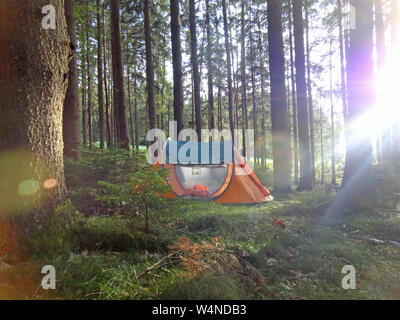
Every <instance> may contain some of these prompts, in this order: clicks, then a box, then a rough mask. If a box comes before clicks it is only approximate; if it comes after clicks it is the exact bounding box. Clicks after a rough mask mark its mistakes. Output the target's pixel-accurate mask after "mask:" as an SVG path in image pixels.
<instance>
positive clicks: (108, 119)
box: [102, 3, 112, 148]
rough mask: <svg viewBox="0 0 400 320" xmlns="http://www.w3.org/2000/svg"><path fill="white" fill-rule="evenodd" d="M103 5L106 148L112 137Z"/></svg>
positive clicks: (109, 145) (109, 144) (110, 143)
mask: <svg viewBox="0 0 400 320" xmlns="http://www.w3.org/2000/svg"><path fill="white" fill-rule="evenodd" d="M104 6H105V4H104V3H103V8H102V14H103V66H104V90H105V94H106V105H105V110H106V131H107V148H110V147H111V145H112V137H111V125H110V113H109V110H110V96H109V90H108V83H107V60H108V58H107V53H106V52H107V51H106V43H107V41H106V17H105V13H104Z"/></svg>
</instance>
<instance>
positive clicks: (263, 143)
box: [258, 24, 267, 166]
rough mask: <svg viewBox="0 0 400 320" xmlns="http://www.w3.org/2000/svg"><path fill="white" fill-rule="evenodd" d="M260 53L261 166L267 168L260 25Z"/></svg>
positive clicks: (264, 93) (264, 95)
mask: <svg viewBox="0 0 400 320" xmlns="http://www.w3.org/2000/svg"><path fill="white" fill-rule="evenodd" d="M259 30H260V31H259V32H260V34H259V43H258V45H259V51H260V81H261V134H262V138H261V165H262V166H265V165H266V164H267V162H266V152H265V147H266V138H265V113H266V112H267V111H266V108H265V101H264V98H266V92H265V75H264V71H265V70H264V57H263V41H262V36H261V26H260V24H259Z"/></svg>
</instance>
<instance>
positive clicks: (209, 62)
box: [206, 0, 215, 130]
mask: <svg viewBox="0 0 400 320" xmlns="http://www.w3.org/2000/svg"><path fill="white" fill-rule="evenodd" d="M206 25H207V71H208V75H207V81H208V129H209V130H212V129H214V126H215V124H214V90H213V87H214V83H213V63H212V49H213V48H212V47H213V46H212V39H211V23H210V0H206Z"/></svg>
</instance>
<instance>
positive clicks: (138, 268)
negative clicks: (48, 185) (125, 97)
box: [0, 151, 400, 300]
mask: <svg viewBox="0 0 400 320" xmlns="http://www.w3.org/2000/svg"><path fill="white" fill-rule="evenodd" d="M141 162H143V161H138V160H136V161H132V155H131V154H129V153H127V154H125V155H121V151H109V152H100V151H85V160H84V161H82V162H80V163H75V164H74V163H70V162H66V168H65V172H66V177H67V183H68V190H69V198H70V200H71V202H72V204H71V202H69V201H68V202H66V203H63V204H60V205H59V206H58V207H57V209H56V211H55V213H54V215H53V217H52V218H51V220H50V221H48V226H47V227H45V228H44V229H42V230H41V231H39V232H38V233H37V234H34V235H33V236H32V237H30V238H29V241H28V243H27V244H26V245H25V247H24V248H25V249H24V250H22V251H21V252H24V254H21V252H20V251H18V252H20V253H19V254H12V253H9V254H8V255H5V256H4V255H3V256H2V257H1V256H0V299H212V300H215V299H400V285H399V284H400V210H396V209H389V208H395V207H396V204H397V200H396V199H397V198H398V191H397V190H399V189H400V186H399V185H398V184H399V181H400V178H399V176H398V174H396V173H398V172H399V170H397V169H393V168H390V167H388V168H384V167H382V168H379V170H378V169H377V170H376V171H377V172H378V173H379V176H380V177H381V178H380V179H377V181H378V182H379V181H380V182H379V183H380V184H381V185H380V186H379V187H378V188H377V195H378V198H380V199H381V201H380V203H381V206H382V204H384V205H385V206H386V209H377V208H374V209H369V210H365V212H357V213H355V214H353V215H350V214H349V213H347V212H342V211H341V210H337V209H332V208H333V207H332V205H333V204H335V199H336V196H337V194H336V191H335V189H336V188H333V187H332V186H329V185H324V186H322V185H318V186H316V187H315V188H314V190H313V191H310V192H300V193H299V192H293V193H291V194H289V195H285V196H279V195H276V194H274V196H275V200H274V201H271V202H269V203H266V204H262V205H254V206H248V205H242V206H224V205H218V204H215V203H210V202H201V201H184V200H179V201H172V200H171V201H170V200H168V201H167V202H163V203H162V207H160V209H159V210H153V213H152V214H151V216H150V221H149V227H150V228H149V232H148V233H146V232H145V228H144V225H145V218H144V215H143V214H142V213H141V212H139V211H140V210H135V209H134V207H132V206H130V207H127V205H129V201H125V200H124V198H123V194H125V193H124V192H121V189H120V188H119V187H118V188H117V191H116V194H115V196H113V197H115V199H116V200H117V202H116V203H117V205H115V204H114V205H113V204H112V203H111V202H110V200H109V199H110V198H105V197H104V195H105V191H104V189H102V188H101V187H100V186H101V184H100V185H99V182H98V180H102V181H110V182H114V183H116V184H117V185H118V186H125V187H124V188H126V190H127V191H128V192H126V194H127V196H128V197H129V199H130V198H132V191H131V190H133V189H135V190H137V189H136V188H135V185H136V184H137V183H136V180H134V179H135V177H136V175H140V174H142V173H143V170H144V169H143V168H142V167H139V169H138V168H137V167H135V166H137V165H138V164H139V163H141ZM132 165H133V166H134V167H132ZM135 172H136V173H135ZM151 174H153V173H151ZM256 174H257V176H258V177H259V178H260V180H261V182H262V183H263V184H264V185H266V186H269V185H270V181H271V177H272V169H271V166H269V167H263V168H256ZM131 179H133V180H131ZM130 181H132V183H133V185H130V184H129V183H130ZM122 191H123V190H122ZM135 192H137V191H135ZM111 199H113V198H111ZM155 199H161V198H160V197H156V198H155ZM393 199H394V200H393ZM128 208H130V209H129V210H128ZM398 209H399V208H398ZM0 244H1V243H0ZM0 248H1V246H0ZM26 249H28V250H26ZM45 265H52V266H54V267H55V269H56V290H48V291H45V290H43V289H42V287H41V281H42V278H43V277H44V275H43V274H41V270H42V267H43V266H45ZM345 265H352V266H354V268H355V271H356V288H355V289H354V290H353V289H348V290H346V289H344V288H343V287H342V279H343V277H345V276H346V274H343V273H342V268H343V267H344V266H345Z"/></svg>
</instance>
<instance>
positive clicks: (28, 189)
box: [18, 180, 40, 197]
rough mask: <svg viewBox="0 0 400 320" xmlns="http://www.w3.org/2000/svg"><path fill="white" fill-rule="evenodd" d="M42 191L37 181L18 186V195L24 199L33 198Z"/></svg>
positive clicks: (27, 181)
mask: <svg viewBox="0 0 400 320" xmlns="http://www.w3.org/2000/svg"><path fill="white" fill-rule="evenodd" d="M39 189H40V185H39V182H38V181H36V180H26V181H22V182H21V183H20V184H19V186H18V194H19V195H21V196H24V197H28V196H31V195H33V194H35V193H36V192H38V191H39Z"/></svg>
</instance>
